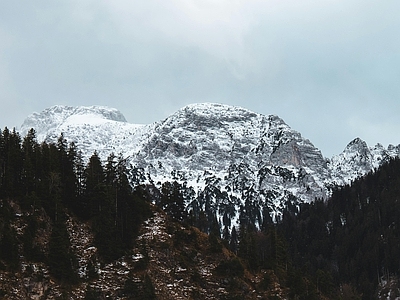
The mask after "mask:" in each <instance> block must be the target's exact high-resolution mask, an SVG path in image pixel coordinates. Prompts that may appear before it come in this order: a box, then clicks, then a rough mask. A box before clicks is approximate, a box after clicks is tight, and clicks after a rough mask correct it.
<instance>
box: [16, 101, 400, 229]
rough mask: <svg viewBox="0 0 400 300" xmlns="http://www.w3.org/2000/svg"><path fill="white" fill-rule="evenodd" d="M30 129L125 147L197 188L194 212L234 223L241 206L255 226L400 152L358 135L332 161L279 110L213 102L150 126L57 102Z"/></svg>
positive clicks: (149, 166)
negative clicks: (369, 142) (270, 112)
mask: <svg viewBox="0 0 400 300" xmlns="http://www.w3.org/2000/svg"><path fill="white" fill-rule="evenodd" d="M31 127H33V128H34V129H35V130H36V131H37V137H38V140H39V141H42V140H46V141H48V142H50V141H56V140H57V138H58V137H59V135H60V134H61V132H63V134H64V137H65V138H66V139H67V140H68V141H69V142H72V141H74V142H75V143H76V144H77V146H78V148H79V149H81V150H82V152H83V155H84V157H85V158H88V157H90V155H91V154H92V153H93V152H94V151H95V150H96V151H97V152H98V153H99V155H100V157H102V158H103V159H106V158H107V156H108V155H109V154H110V153H112V152H113V153H114V154H119V153H122V154H123V156H125V157H127V159H128V161H129V162H130V164H132V165H133V166H135V167H137V168H138V169H140V170H143V174H142V175H143V176H141V178H142V180H143V179H144V178H145V181H146V182H153V183H154V184H155V185H156V186H158V187H160V186H161V184H162V183H163V182H166V181H173V180H176V181H177V182H179V183H181V184H182V185H183V186H185V187H186V188H187V189H190V190H191V191H192V192H191V194H192V197H189V198H187V199H186V204H187V207H188V209H189V210H193V211H197V212H198V211H200V210H203V211H210V210H212V211H213V213H214V214H215V215H216V216H217V218H218V220H219V221H220V222H221V224H222V223H223V225H225V226H228V227H231V226H232V225H235V224H237V223H238V218H239V211H241V212H242V214H246V216H247V217H248V218H251V221H252V222H253V223H256V224H257V223H258V224H261V222H262V220H263V216H262V214H263V213H264V212H265V211H267V212H268V213H269V214H270V215H271V216H272V217H273V218H275V217H279V216H280V215H281V214H282V211H283V210H284V209H288V208H290V209H291V210H293V211H294V212H295V211H296V207H297V206H298V205H299V203H301V202H310V201H313V200H314V199H315V198H316V197H318V198H322V199H325V198H326V197H328V196H329V194H330V187H332V185H335V184H339V185H342V184H344V183H348V182H349V181H350V180H353V179H355V178H357V177H359V176H362V175H364V174H366V173H367V172H369V171H370V170H372V169H374V168H376V167H378V166H379V165H380V164H381V163H382V162H383V161H385V160H387V159H388V158H390V157H394V156H399V155H400V146H397V147H394V146H389V148H388V149H385V148H383V146H381V145H379V144H378V145H377V146H375V147H374V148H369V147H368V146H367V144H366V143H365V142H364V141H362V140H360V139H355V140H354V141H352V142H351V143H350V144H349V145H348V146H347V147H346V148H345V150H344V151H343V152H342V153H341V154H339V155H338V156H335V157H333V158H332V159H331V160H329V159H326V158H324V157H323V155H322V153H321V152H320V151H319V150H318V149H317V148H316V147H315V146H314V145H313V144H312V143H311V142H310V141H309V140H307V139H305V138H303V137H302V136H301V134H300V133H299V132H297V131H295V130H293V129H291V128H290V127H289V126H288V125H287V124H286V123H285V122H284V121H283V120H282V119H280V118H279V117H277V116H275V115H269V116H265V115H261V114H257V113H254V112H252V111H249V110H247V109H244V108H241V107H234V106H228V105H222V104H211V103H203V104H193V105H189V106H186V107H184V108H182V109H180V110H178V111H177V112H176V113H174V114H173V115H171V116H170V117H168V118H166V119H165V120H163V121H161V122H157V123H154V124H150V125H134V124H129V123H127V122H126V120H125V118H124V116H123V115H122V114H121V113H120V112H119V111H117V110H115V109H111V108H107V107H98V106H93V107H67V106H55V107H52V108H49V109H47V110H45V111H43V112H42V113H39V114H38V113H35V114H32V115H31V116H29V117H28V118H27V119H26V121H25V122H24V124H23V126H22V128H21V132H22V134H25V133H26V131H27V130H29V129H30V128H31ZM193 195H194V196H193ZM224 220H225V221H224ZM226 220H229V221H226Z"/></svg>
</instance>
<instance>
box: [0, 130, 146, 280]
mask: <svg viewBox="0 0 400 300" xmlns="http://www.w3.org/2000/svg"><path fill="white" fill-rule="evenodd" d="M128 176H129V168H128V165H127V163H126V161H125V160H124V159H123V158H122V156H119V157H116V156H115V155H113V154H112V155H110V156H109V157H108V159H107V161H106V162H105V164H103V163H102V162H101V160H100V158H99V156H98V155H97V153H94V154H93V155H92V157H91V158H90V160H89V162H88V163H85V162H84V161H83V159H82V156H81V153H80V152H79V151H78V150H77V148H76V146H75V145H74V144H73V143H71V144H68V143H67V141H66V140H65V138H64V137H63V135H61V136H60V137H59V139H58V141H57V143H55V144H48V143H41V144H39V143H37V141H36V136H35V131H34V130H33V129H32V130H30V131H29V133H28V134H27V135H26V136H25V137H24V138H23V139H22V138H21V137H20V135H19V134H18V133H17V132H16V131H15V130H13V131H10V130H9V129H7V128H5V129H4V130H3V131H2V132H0V202H1V203H0V204H1V205H0V260H1V261H3V262H6V264H7V265H4V264H3V265H0V267H2V268H11V269H13V268H16V267H17V266H18V263H19V257H20V255H24V256H25V257H26V258H28V259H30V260H33V261H35V260H36V261H43V262H46V263H47V264H48V265H49V268H50V271H51V273H52V274H53V276H54V277H56V278H58V279H60V280H64V281H68V282H74V281H75V280H77V273H76V271H77V270H76V268H77V265H76V259H75V258H74V257H73V253H72V251H71V247H70V240H69V236H68V232H67V228H66V219H67V217H68V215H71V214H72V215H74V216H76V217H77V218H79V219H80V220H81V221H89V222H90V224H91V227H92V230H93V233H94V238H95V245H96V246H97V248H98V253H99V255H100V257H101V258H102V260H103V261H105V262H108V261H111V260H113V259H116V258H118V257H120V256H121V255H122V254H123V253H124V252H125V251H126V250H128V249H131V248H132V245H133V242H134V239H135V237H136V236H137V234H138V230H139V226H140V224H141V223H142V222H143V220H144V219H146V218H147V217H148V216H149V214H150V208H149V203H148V199H147V198H148V197H147V193H146V192H145V190H144V189H143V188H141V187H138V188H136V189H132V187H131V185H130V183H129V181H128ZM14 204H16V205H18V207H20V208H21V210H22V211H24V212H28V214H27V215H28V216H29V220H28V224H27V228H25V229H24V235H23V241H17V234H16V232H15V229H14V228H12V227H11V226H10V224H11V223H12V221H13V220H14V219H15V218H17V217H18V216H15V214H14V215H13V214H11V206H13V205H14ZM46 219H49V220H50V222H51V237H50V241H49V245H48V251H47V253H46V252H45V250H44V249H40V248H39V247H38V246H37V245H35V243H33V239H34V237H35V236H36V235H37V232H38V230H39V227H40V226H42V227H43V226H46V225H45V222H41V221H40V220H46ZM18 242H22V245H23V247H22V249H23V253H20V252H19V248H18Z"/></svg>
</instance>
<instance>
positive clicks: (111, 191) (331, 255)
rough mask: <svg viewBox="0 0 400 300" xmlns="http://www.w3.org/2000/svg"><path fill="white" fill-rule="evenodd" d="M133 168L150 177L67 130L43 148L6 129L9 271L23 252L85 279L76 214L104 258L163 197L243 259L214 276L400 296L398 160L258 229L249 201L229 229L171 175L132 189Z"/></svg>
mask: <svg viewBox="0 0 400 300" xmlns="http://www.w3.org/2000/svg"><path fill="white" fill-rule="evenodd" d="M136 176H143V174H141V173H140V170H137V169H135V168H133V167H132V166H129V165H128V164H127V162H126V160H125V159H124V158H123V156H122V155H118V156H116V155H114V154H112V155H110V156H109V157H108V158H107V160H106V161H101V159H100V158H99V156H98V154H97V153H96V152H95V153H93V155H92V156H91V157H90V159H89V161H88V162H85V161H84V160H83V158H82V154H81V153H80V151H79V149H77V148H76V146H75V145H74V144H73V143H71V144H68V143H67V141H66V140H65V139H64V137H63V135H61V136H60V137H59V139H58V142H57V143H56V144H48V143H41V144H39V143H37V141H36V136H35V131H34V130H33V129H32V130H31V131H29V133H28V134H27V135H26V136H25V137H23V138H22V137H21V136H20V135H19V134H18V132H16V131H15V130H12V131H11V130H9V129H7V128H5V129H4V130H3V131H1V132H0V270H3V271H7V272H17V271H18V270H19V269H20V268H21V266H20V260H21V257H22V256H23V257H24V258H25V259H27V260H29V261H37V262H43V263H45V264H46V265H48V267H49V270H50V273H51V275H52V276H53V278H54V279H55V280H57V281H58V282H61V283H63V284H67V285H74V284H77V283H78V282H79V281H80V280H81V279H80V278H79V276H78V267H77V259H76V257H74V252H73V251H72V250H71V241H70V236H69V235H68V231H67V219H68V218H69V217H70V216H73V217H74V218H76V219H78V220H80V222H85V223H87V224H90V228H91V230H92V232H93V236H94V243H95V245H96V247H97V249H98V254H99V256H100V257H101V260H102V262H104V263H107V262H111V261H113V260H116V259H118V258H119V257H121V256H122V255H124V254H126V253H128V252H129V250H130V249H131V248H132V247H133V246H134V244H135V241H136V238H137V236H138V234H139V231H140V228H141V226H142V224H143V222H144V221H145V220H147V219H148V218H149V217H150V216H151V214H152V211H153V210H154V208H153V205H156V206H157V207H158V208H159V209H162V210H163V211H164V212H165V213H166V214H167V215H168V216H169V217H170V218H171V220H173V221H174V222H177V223H179V224H181V225H182V226H184V228H188V227H197V228H198V229H200V230H201V231H203V232H205V233H206V234H207V235H208V242H209V243H210V245H211V248H210V249H211V253H218V252H221V251H223V250H222V249H229V250H230V251H231V252H232V253H234V255H235V256H236V258H235V259H232V260H229V261H227V262H221V264H220V265H219V266H218V267H217V268H216V272H217V274H222V275H226V274H230V276H234V277H243V276H244V275H243V274H244V270H246V272H250V273H251V274H258V275H257V276H261V278H262V280H261V282H260V283H259V285H258V288H260V289H264V290H268V289H272V286H273V285H274V283H276V282H279V284H280V285H281V286H283V287H284V289H285V291H286V295H287V297H288V298H289V299H377V298H380V297H383V296H382V295H383V293H384V288H385V287H387V286H388V284H389V283H391V284H392V285H391V290H390V293H391V296H392V297H396V296H397V297H400V285H399V282H400V281H399V276H400V223H399V222H400V159H393V160H390V161H387V162H386V163H385V164H384V165H383V166H382V167H381V168H379V169H378V170H375V171H373V172H371V173H369V174H367V175H366V176H364V177H363V178H360V179H358V180H356V181H354V182H352V183H351V184H349V185H346V186H344V187H336V188H334V190H333V191H332V197H331V198H330V199H329V200H327V201H323V200H321V199H316V200H315V201H314V202H313V203H310V204H302V205H301V206H300V207H293V206H291V205H290V204H289V203H288V205H287V206H286V207H287V208H286V209H285V211H284V213H283V217H282V218H281V219H279V220H278V221H277V222H275V223H274V222H272V219H271V218H270V217H269V212H268V210H267V209H265V210H264V211H263V212H262V220H263V222H262V224H261V225H260V226H256V222H254V220H255V218H256V217H254V215H256V213H254V211H252V210H251V209H249V207H245V206H244V207H242V209H241V213H240V218H239V220H240V226H239V227H233V228H232V229H231V230H229V229H228V227H229V226H227V225H228V224H229V217H228V216H225V217H224V218H226V220H223V224H220V222H219V220H218V219H217V216H216V213H215V211H212V209H209V210H208V209H207V206H206V209H205V210H202V209H196V208H195V207H192V208H191V209H190V210H189V211H188V209H187V207H185V203H188V202H190V199H193V198H195V197H197V198H202V197H203V198H204V199H205V200H204V201H206V200H207V198H206V196H205V195H196V194H195V193H194V191H193V189H191V188H188V187H187V186H186V185H185V184H180V183H178V181H177V180H173V176H172V180H171V181H170V182H166V183H164V184H162V187H161V188H160V189H157V188H156V187H155V185H152V184H149V185H147V186H143V185H138V184H135V185H132V181H133V182H134V181H135V177H136ZM188 200H189V201H188ZM250 200H251V199H250ZM209 205H212V204H209ZM15 207H18V209H20V210H21V211H23V212H25V213H26V215H27V216H28V217H27V222H26V224H25V225H24V226H23V234H22V238H21V236H20V235H18V234H17V231H18V228H16V227H15V226H11V225H10V224H15V223H18V222H17V221H18V220H17V219H18V217H19V216H18V214H15V213H12V212H13V211H15ZM258 214H260V212H258ZM46 226H51V234H50V237H49V242H48V245H47V248H46V249H43V248H40V247H38V246H37V243H34V237H35V236H37V235H38V232H41V230H43V228H45V227H46ZM224 251H225V250H224ZM146 280H147V282H148V280H149V278H148V277H146ZM131 284H132V283H131ZM0 293H1V291H0ZM92 294H95V292H93V291H91V292H90V293H88V294H87V298H88V299H89V298H90V297H89V296H90V295H92ZM152 297H154V293H152ZM93 298H94V299H95V298H96V297H95V296H93ZM232 299H233V298H232ZM235 299H236V298H235ZM237 299H239V298H237Z"/></svg>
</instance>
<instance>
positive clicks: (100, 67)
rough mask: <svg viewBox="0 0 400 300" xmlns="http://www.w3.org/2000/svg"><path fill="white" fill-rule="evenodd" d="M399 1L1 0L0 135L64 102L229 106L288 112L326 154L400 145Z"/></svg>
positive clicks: (150, 107) (136, 119) (138, 110)
mask: <svg viewBox="0 0 400 300" xmlns="http://www.w3.org/2000/svg"><path fill="white" fill-rule="evenodd" d="M399 15H400V1H398V0H385V1H376V0H374V1H372V0H302V1H298V0H262V1H259V0H229V1H228V0H172V1H169V0H146V1H134V0H133V1H132V0H112V1H109V0H69V1H54V0H38V1H31V0H13V1H1V2H0V104H1V106H0V126H1V128H4V127H5V126H8V127H14V126H15V127H19V126H20V125H21V123H22V122H23V120H24V119H25V117H26V116H27V115H29V114H30V113H32V112H34V111H37V112H39V111H42V110H43V109H45V108H47V107H50V106H52V105H55V104H64V105H73V106H74V105H96V104H97V105H107V106H111V107H115V108H118V109H119V110H121V111H122V113H123V114H124V115H125V117H126V118H127V120H128V121H129V122H131V123H152V122H154V121H159V120H161V119H164V118H166V117H167V116H168V115H170V114H171V113H173V112H174V111H176V110H177V109H179V108H181V107H182V106H184V105H187V104H190V103H195V102H218V103H225V104H231V105H239V106H242V107H245V108H248V109H250V110H253V111H255V112H258V113H262V114H276V115H279V116H280V117H281V118H282V119H284V120H285V121H286V123H288V124H289V125H290V126H291V127H292V128H293V129H295V130H297V131H299V132H301V133H302V135H303V136H304V137H306V138H308V139H309V140H310V141H311V142H313V143H314V145H315V146H316V147H318V148H319V149H320V150H321V151H322V153H323V154H324V155H325V156H326V157H330V156H332V155H333V154H338V153H340V152H341V151H342V150H343V148H344V147H345V146H346V144H347V143H348V142H350V140H352V139H353V138H355V137H360V138H362V139H364V140H365V141H366V142H367V143H368V144H369V145H370V146H373V145H375V144H376V143H378V142H380V143H382V144H383V145H384V146H387V145H388V144H390V143H391V144H395V145H397V144H399V143H400V116H399V115H400V104H399V103H400V101H399V100H400V99H399V98H400V97H399V96H400V18H399Z"/></svg>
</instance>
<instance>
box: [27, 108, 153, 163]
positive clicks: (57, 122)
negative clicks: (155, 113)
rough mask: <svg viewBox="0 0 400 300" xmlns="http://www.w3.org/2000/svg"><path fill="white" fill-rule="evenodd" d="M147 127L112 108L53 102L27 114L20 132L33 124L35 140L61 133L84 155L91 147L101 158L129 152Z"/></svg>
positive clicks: (133, 151) (46, 138)
mask: <svg viewBox="0 0 400 300" xmlns="http://www.w3.org/2000/svg"><path fill="white" fill-rule="evenodd" d="M151 127H152V126H151V125H137V124H130V123H127V122H126V119H125V117H124V116H123V114H122V113H121V112H119V111H118V110H117V109H115V108H108V107H105V106H90V107H85V106H79V107H70V106H61V105H57V106H53V107H51V108H48V109H46V110H44V111H43V112H41V113H33V114H32V115H30V116H29V117H28V118H27V119H26V120H25V121H24V123H23V124H22V126H21V129H20V132H21V133H22V134H26V132H27V131H28V130H29V129H30V128H34V129H35V130H36V135H37V139H38V141H39V142H42V141H47V142H55V141H57V139H58V137H59V136H60V134H61V133H63V134H64V136H65V138H66V139H67V140H68V142H72V141H73V142H75V144H76V145H77V146H78V149H79V150H81V151H82V154H83V157H84V158H86V159H87V158H89V157H90V156H91V155H92V154H93V153H94V151H97V152H98V153H99V155H100V156H101V157H103V158H106V157H107V156H108V155H109V154H110V153H111V152H114V153H115V154H119V153H123V154H124V155H125V156H127V155H133V154H134V153H136V152H137V151H138V150H139V148H140V145H141V144H142V139H145V136H146V133H147V131H148V130H149V128H151Z"/></svg>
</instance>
